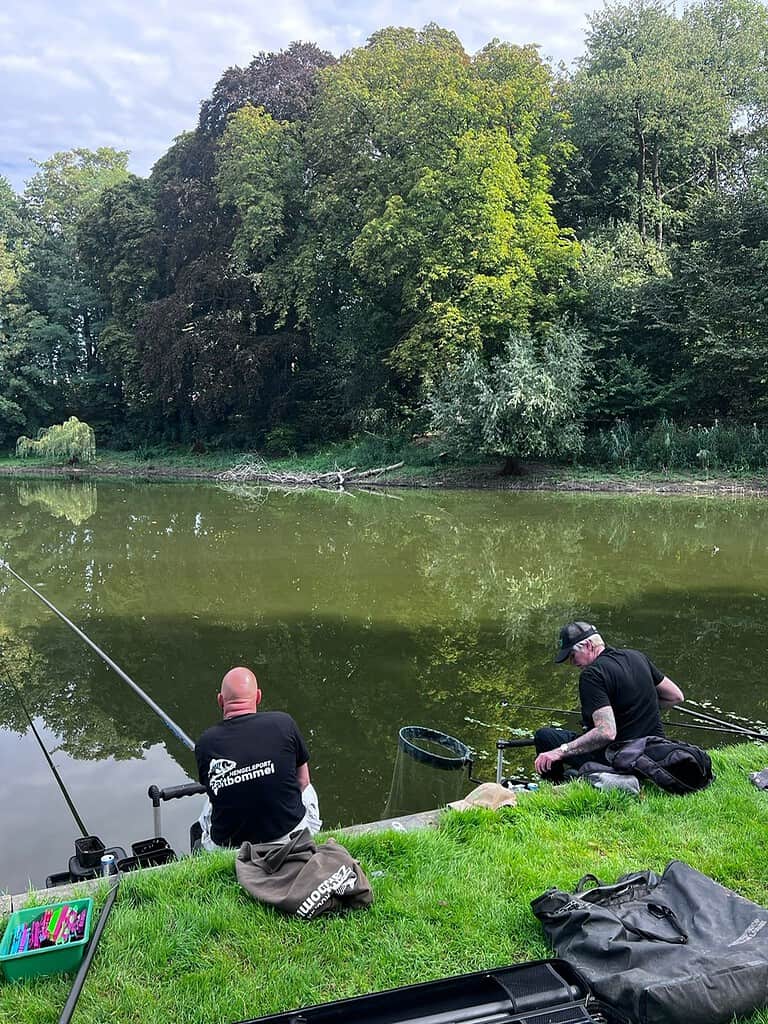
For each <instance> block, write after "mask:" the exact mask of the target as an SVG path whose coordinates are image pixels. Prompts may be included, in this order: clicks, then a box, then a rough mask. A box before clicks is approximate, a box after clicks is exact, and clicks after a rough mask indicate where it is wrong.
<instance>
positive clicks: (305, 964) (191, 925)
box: [0, 744, 768, 1024]
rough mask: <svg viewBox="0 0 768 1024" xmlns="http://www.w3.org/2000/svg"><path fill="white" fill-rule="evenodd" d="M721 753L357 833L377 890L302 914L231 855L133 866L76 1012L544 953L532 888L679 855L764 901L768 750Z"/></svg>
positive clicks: (48, 984) (294, 990)
mask: <svg viewBox="0 0 768 1024" xmlns="http://www.w3.org/2000/svg"><path fill="white" fill-rule="evenodd" d="M713 761H714V764H715V770H716V772H717V780H716V782H715V783H714V785H713V786H711V787H710V789H709V790H707V791H706V792H703V793H699V794H696V795H694V796H691V797H684V798H682V797H670V796H666V795H664V794H662V793H659V792H656V791H653V790H652V788H651V787H649V788H648V790H647V791H645V792H644V794H643V796H642V798H641V799H639V800H637V799H635V798H633V797H631V796H628V795H627V794H625V793H615V792H614V793H607V794H603V793H599V792H597V791H596V790H593V789H590V788H589V787H588V786H587V785H586V784H584V783H575V784H570V785H567V786H562V787H559V788H554V789H553V788H551V787H548V786H543V787H542V789H541V790H540V791H539V792H538V793H530V794H524V795H522V796H521V798H520V801H519V804H518V806H517V807H516V808H508V809H504V810H502V811H501V812H499V813H497V814H494V813H492V812H488V811H473V812H469V813H463V814H458V813H455V812H450V813H448V814H446V815H445V817H444V819H443V821H442V824H441V826H440V827H439V828H438V829H436V830H434V831H424V832H415V833H405V834H404V833H396V832H387V833H378V834H371V835H365V836H358V837H355V838H349V837H346V838H345V839H344V842H345V845H346V846H347V847H348V848H349V849H350V850H351V851H352V853H353V854H354V855H355V856H356V857H357V858H358V859H359V860H360V861H361V863H362V865H363V868H364V869H365V871H366V872H367V873H368V875H369V877H370V878H371V881H372V884H373V888H374V892H375V897H376V901H375V903H374V905H373V907H372V908H371V909H370V910H368V911H365V912H359V913H356V914H352V915H350V916H348V917H344V918H328V919H319V920H316V921H314V922H302V921H298V920H293V919H287V918H284V917H280V916H278V915H277V914H276V913H274V912H272V911H270V910H266V909H264V908H262V907H261V906H258V905H256V904H255V903H253V902H252V901H251V900H250V898H249V897H248V896H246V894H245V893H244V892H243V891H242V890H241V889H240V888H239V887H238V885H237V882H236V880H235V878H234V871H233V854H230V853H222V854H208V855H205V856H202V857H199V858H194V859H188V860H185V861H183V862H181V863H180V864H178V865H175V866H173V867H171V868H168V869H166V870H163V871H157V872H145V873H143V874H142V873H139V874H134V875H127V876H126V877H125V879H124V881H123V883H122V888H121V892H120V894H119V897H118V902H117V904H116V906H115V909H114V911H113V913H112V916H111V918H110V920H109V923H108V925H107V928H106V930H105V933H104V937H103V939H102V943H101V945H100V947H99V952H98V955H97V958H96V960H95V962H94V966H93V968H92V973H91V975H90V976H89V979H88V982H87V984H86V988H85V991H84V993H83V995H82V996H81V1001H80V1004H79V1006H78V1010H77V1012H76V1015H75V1021H74V1024H103V1022H104V1021H108V1020H114V1021H118V1020H119V1021H120V1022H121V1024H167V1022H168V1021H174V1022H178V1024H225V1022H230V1021H235V1020H241V1019H243V1018H248V1017H251V1016H259V1015H262V1014H267V1013H275V1012H279V1011H282V1010H286V1009H290V1008H293V1007H298V1006H302V1005H308V1004H312V1003H318V1002H325V1001H327V1000H331V999H339V998H343V997H346V996H352V995H357V994H361V993H364V992H369V991H376V990H380V989H384V988H390V987H394V986H398V985H405V984H409V983H412V982H418V981H426V980H429V979H432V978H437V977H442V976H445V975H449V974H457V973H462V972H464V971H470V970H478V969H483V968H486V967H492V966H498V965H501V964H507V963H510V962H513V961H518V960H524V959H530V958H533V957H540V956H545V955H547V948H546V945H545V943H544V940H543V937H542V933H541V930H540V927H539V925H538V923H537V921H536V920H535V918H534V917H533V915H532V914H531V911H530V908H529V902H530V900H531V899H532V898H533V897H535V896H537V895H539V894H540V893H541V892H543V891H544V889H546V888H548V887H549V886H552V885H556V886H560V887H564V888H572V887H573V886H574V884H575V882H576V881H577V880H578V878H579V877H580V876H581V875H583V874H585V873H586V872H593V873H595V874H596V875H598V876H599V877H601V878H603V879H606V880H610V881H612V880H614V879H615V878H616V877H617V876H618V875H620V874H623V873H625V872H627V871H630V870H635V869H639V868H646V867H652V868H654V869H656V870H660V869H662V868H663V867H664V865H665V864H666V863H667V861H669V860H671V859H674V858H681V859H683V860H686V861H687V862H688V863H690V864H692V865H693V866H694V867H696V868H698V869H699V870H701V871H704V872H706V873H707V874H709V875H711V876H712V877H714V878H716V879H717V880H718V881H720V882H723V883H724V884H726V885H728V886H731V887H733V888H734V889H735V890H737V891H738V892H740V893H742V894H743V895H745V896H747V897H749V898H751V899H754V900H756V901H757V902H759V903H761V904H764V905H766V904H768V873H766V861H765V836H766V830H767V829H768V793H760V792H758V791H757V790H756V789H755V788H754V787H753V786H752V785H751V784H750V783H749V780H748V777H747V773H748V771H751V770H754V769H757V768H761V767H763V766H764V765H765V764H766V763H768V748H766V747H765V746H762V745H757V744H749V745H744V746H737V747H729V748H728V749H726V750H723V751H718V752H716V753H715V754H714V756H713ZM70 981H71V979H67V978H58V979H39V980H37V981H35V982H29V983H24V984H22V985H19V986H11V985H4V986H3V987H2V988H0V1020H3V1021H5V1020H8V1021H13V1022H14V1024H48V1022H54V1021H56V1020H58V1015H59V1012H60V1010H61V1007H62V1006H63V1004H64V1002H65V1000H66V996H67V993H68V990H69V984H70ZM750 1024H768V1013H766V1012H762V1013H758V1014H756V1015H754V1016H753V1017H752V1018H750Z"/></svg>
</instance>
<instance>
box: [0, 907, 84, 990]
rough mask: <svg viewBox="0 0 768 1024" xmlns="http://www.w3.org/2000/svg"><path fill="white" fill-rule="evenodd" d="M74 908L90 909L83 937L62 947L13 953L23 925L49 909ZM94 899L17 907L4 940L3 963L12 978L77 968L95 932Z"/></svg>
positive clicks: (0, 960) (0, 958) (1, 947)
mask: <svg viewBox="0 0 768 1024" xmlns="http://www.w3.org/2000/svg"><path fill="white" fill-rule="evenodd" d="M67 906H69V907H74V908H75V910H77V911H78V912H80V911H83V910H85V911H87V913H86V916H85V929H84V931H83V937H82V939H77V940H75V941H74V942H62V943H61V944H60V945H58V946H43V947H42V948H41V949H27V950H25V951H24V952H23V953H13V954H12V953H10V952H9V950H10V948H11V944H12V942H13V936H14V932H15V931H16V929H17V928H18V926H19V925H20V924H30V923H31V922H32V921H34V920H36V919H37V918H38V917H40V915H41V914H44V913H45V911H46V910H54V911H55V910H56V909H57V908H58V907H67ZM92 915H93V900H92V899H91V898H90V897H89V896H88V897H86V898H85V899H81V900H67V902H66V903H49V904H47V905H46V906H44V907H30V908H29V909H28V910H17V911H15V912H14V913H13V914H11V916H10V918H9V919H8V924H7V925H6V927H5V934H4V935H3V940H2V942H0V966H1V967H2V969H3V973H4V974H5V976H6V978H7V979H8V980H9V981H23V980H24V979H25V978H34V977H37V976H38V975H41V974H60V973H63V972H65V971H74V970H76V969H77V968H78V967H79V965H80V961H81V960H82V959H83V954H84V953H85V947H86V946H87V945H88V939H89V937H90V934H91V917H92Z"/></svg>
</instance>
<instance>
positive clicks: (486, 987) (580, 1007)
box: [239, 960, 618, 1024]
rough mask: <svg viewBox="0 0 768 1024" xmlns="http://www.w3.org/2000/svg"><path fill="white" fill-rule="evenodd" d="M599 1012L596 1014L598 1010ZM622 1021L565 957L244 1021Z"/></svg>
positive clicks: (264, 1023) (566, 1023)
mask: <svg viewBox="0 0 768 1024" xmlns="http://www.w3.org/2000/svg"><path fill="white" fill-rule="evenodd" d="M593 1011H594V1012H593ZM489 1020H492V1021H493V1024H513V1022H518V1024H523V1022H525V1024H581V1022H584V1024H589V1022H592V1024H601V1022H604V1024H618V1022H617V1021H616V1018H615V1017H611V1016H608V1015H607V1013H606V1011H605V1007H599V1006H598V1005H597V1004H593V1003H592V1002H591V1000H590V999H589V992H588V989H587V986H586V984H585V982H584V980H583V978H582V977H581V975H580V974H579V973H578V972H577V971H576V970H574V968H573V967H571V966H570V964H568V963H567V962H566V961H565V960H535V961H532V962H531V963H526V964H515V965H513V966H511V967H500V968H497V969H495V970H492V971H477V972H475V973H473V974H461V975H458V976H457V977H453V978H443V979H441V980H439V981H428V982H425V983H424V984H421V985H408V986H406V987H405V988H396V989H389V990H388V991H386V992H377V993H374V994H372V995H366V996H356V997H355V998H353V999H341V1000H338V1001H337V1002H334V1003H323V1004H321V1005H319V1006H310V1007H307V1008H305V1009H300V1010H289V1011H288V1012H287V1013H278V1014H272V1015H271V1016H268V1017H252V1018H251V1019H250V1020H248V1021H241V1022H239V1024H360V1022H361V1021H364V1022H365V1024H457V1022H461V1024H481V1022H484V1021H489Z"/></svg>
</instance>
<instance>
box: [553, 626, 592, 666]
mask: <svg viewBox="0 0 768 1024" xmlns="http://www.w3.org/2000/svg"><path fill="white" fill-rule="evenodd" d="M596 632H597V627H596V626H590V624H589V623H588V622H569V623H568V625H567V626H563V628H562V629H561V630H560V650H559V651H558V652H557V656H556V657H555V662H556V663H559V662H561V661H565V659H566V658H567V657H568V655H569V654H570V653H571V651H572V650H573V648H574V647H575V646H576V644H580V643H581V641H582V640H586V639H587V637H588V636H594V635H595V633H596Z"/></svg>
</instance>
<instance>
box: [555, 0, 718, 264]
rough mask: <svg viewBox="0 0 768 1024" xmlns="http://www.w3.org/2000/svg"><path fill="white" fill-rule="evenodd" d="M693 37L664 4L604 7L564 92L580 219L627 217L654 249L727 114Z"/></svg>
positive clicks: (704, 166) (703, 176)
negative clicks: (574, 155)
mask: <svg viewBox="0 0 768 1024" xmlns="http://www.w3.org/2000/svg"><path fill="white" fill-rule="evenodd" d="M707 41H708V40H707V39H702V37H701V35H700V33H698V32H696V31H695V30H694V27H693V25H692V24H691V23H690V22H689V21H688V20H687V19H681V18H678V17H676V16H675V14H674V12H672V11H671V10H670V9H669V7H668V5H667V4H666V3H664V0H651V2H647V0H630V2H629V3H620V4H612V5H608V6H606V7H605V8H604V9H603V10H602V11H600V12H598V13H596V14H593V15H592V16H591V18H590V30H589V32H588V34H587V49H586V54H585V55H584V57H583V58H582V59H581V61H580V62H579V69H578V71H577V72H576V74H575V76H574V77H573V80H572V81H571V82H570V85H569V88H568V90H567V98H566V102H567V104H568V106H569V109H570V114H571V117H572V119H573V140H574V142H575V145H576V148H577V153H578V171H577V174H576V176H575V178H574V179H573V181H574V184H575V185H576V188H577V189H578V192H579V195H578V200H577V202H575V203H574V201H573V199H571V200H570V202H569V205H570V207H571V208H572V209H573V208H574V207H577V208H578V207H580V208H581V209H580V212H581V215H582V216H585V217H586V218H588V219H589V220H592V219H597V220H598V221H600V222H602V223H611V222H614V223H615V222H616V221H623V220H633V221H634V222H635V224H636V225H637V230H638V233H639V234H640V236H641V238H643V239H645V238H646V236H647V235H648V234H651V235H652V237H655V239H656V242H657V243H658V244H662V242H663V240H664V234H665V227H666V226H667V225H668V223H669V222H672V224H673V225H674V224H675V223H676V222H677V219H678V214H679V212H680V211H681V210H684V209H685V208H686V206H687V205H688V202H689V200H690V196H691V195H692V193H694V192H695V190H696V187H697V186H699V185H701V183H702V182H705V181H706V180H707V177H708V174H709V171H710V164H711V158H712V153H713V151H714V149H715V148H716V147H718V146H722V145H723V144H725V142H726V140H727V139H728V135H729V130H730V123H731V122H730V116H731V107H730V106H729V103H728V97H727V96H726V95H725V93H724V90H723V88H722V87H721V84H720V83H719V82H718V80H717V77H716V76H714V75H712V73H711V67H710V58H711V56H712V54H711V53H710V51H709V49H708V47H707V45H706V43H707Z"/></svg>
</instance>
